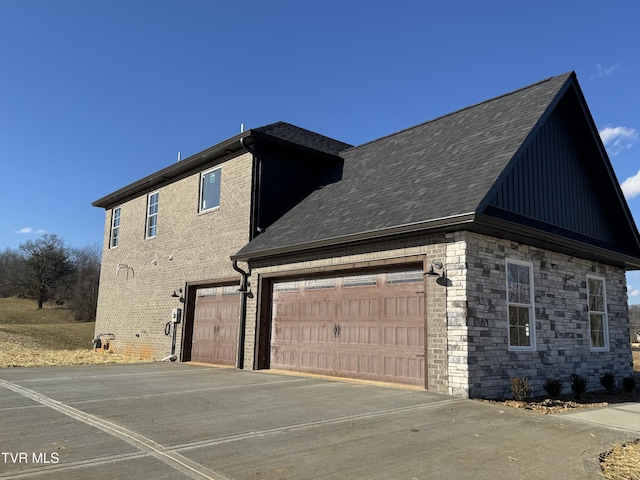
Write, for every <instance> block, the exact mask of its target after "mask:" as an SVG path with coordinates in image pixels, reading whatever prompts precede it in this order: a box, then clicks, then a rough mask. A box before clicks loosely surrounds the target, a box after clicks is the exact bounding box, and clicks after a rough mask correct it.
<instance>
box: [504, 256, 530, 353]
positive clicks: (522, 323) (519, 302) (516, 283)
mask: <svg viewBox="0 0 640 480" xmlns="http://www.w3.org/2000/svg"><path fill="white" fill-rule="evenodd" d="M507 308H508V311H509V349H510V350H534V349H535V323H534V311H533V264H531V263H528V262H518V261H514V260H507Z"/></svg>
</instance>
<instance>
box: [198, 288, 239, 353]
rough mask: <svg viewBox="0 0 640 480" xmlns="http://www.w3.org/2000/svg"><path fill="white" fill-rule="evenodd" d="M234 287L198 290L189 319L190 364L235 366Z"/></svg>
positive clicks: (236, 307) (236, 301)
mask: <svg viewBox="0 0 640 480" xmlns="http://www.w3.org/2000/svg"><path fill="white" fill-rule="evenodd" d="M237 289H238V287H237V286H232V287H213V288H203V289H199V290H198V291H197V293H196V305H195V311H194V318H193V338H192V345H191V360H192V361H194V362H203V363H214V364H221V365H235V363H236V353H237V338H238V321H239V318H240V316H239V315H240V311H239V305H240V302H239V299H238V294H237Z"/></svg>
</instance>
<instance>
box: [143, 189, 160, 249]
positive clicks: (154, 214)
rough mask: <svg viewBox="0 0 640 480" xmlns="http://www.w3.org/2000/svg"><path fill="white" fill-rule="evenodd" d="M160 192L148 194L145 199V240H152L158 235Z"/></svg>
mask: <svg viewBox="0 0 640 480" xmlns="http://www.w3.org/2000/svg"><path fill="white" fill-rule="evenodd" d="M159 197H160V192H155V193H150V194H149V197H148V198H147V232H146V237H145V238H153V237H155V236H156V234H157V233H158V201H159Z"/></svg>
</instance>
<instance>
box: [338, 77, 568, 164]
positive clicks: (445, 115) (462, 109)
mask: <svg viewBox="0 0 640 480" xmlns="http://www.w3.org/2000/svg"><path fill="white" fill-rule="evenodd" d="M571 75H575V71H574V70H571V71H570V72H566V73H563V74H560V75H554V76H551V77H549V78H545V79H543V80H540V81H538V82H535V83H532V84H530V85H527V86H524V87H521V88H517V89H516V90H512V91H511V92H507V93H503V94H501V95H498V96H495V97H491V98H488V99H486V100H483V101H481V102H478V103H474V104H472V105H468V106H466V107H463V108H459V109H458V110H454V111H453V112H449V113H445V114H444V115H440V116H438V117H435V118H432V119H431V120H427V121H425V122H422V123H418V124H417V125H414V126H412V127H407V128H403V129H402V130H398V131H397V132H394V133H390V134H388V135H385V136H383V137H379V138H376V139H374V140H369V141H368V142H365V143H362V144H360V145H356V146H354V147H351V148H348V149H346V150H345V152H346V151H351V150H354V149H357V148H360V147H364V146H365V145H370V144H372V143H375V142H379V141H381V140H386V139H388V138H390V137H394V136H396V135H400V134H401V133H405V132H407V131H409V130H413V129H414V128H418V127H422V126H424V125H427V124H429V123H433V122H436V121H438V120H442V119H443V118H447V117H450V116H452V115H456V114H458V113H460V112H464V111H465V110H470V109H472V108H476V107H479V106H480V105H483V104H485V103H489V102H493V101H495V100H498V99H500V98H504V97H508V96H510V95H515V94H516V93H519V92H522V91H523V90H528V89H530V88H533V87H536V86H538V85H541V84H543V83H546V82H550V81H551V80H554V79H556V78H560V77H565V76H566V77H567V78H569V77H570V76H571Z"/></svg>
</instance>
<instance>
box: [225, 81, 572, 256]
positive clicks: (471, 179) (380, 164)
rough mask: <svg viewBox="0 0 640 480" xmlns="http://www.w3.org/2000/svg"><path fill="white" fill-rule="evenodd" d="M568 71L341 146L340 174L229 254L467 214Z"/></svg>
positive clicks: (337, 239) (301, 244) (256, 252)
mask: <svg viewBox="0 0 640 480" xmlns="http://www.w3.org/2000/svg"><path fill="white" fill-rule="evenodd" d="M573 76H574V74H573V73H572V72H571V73H567V74H564V75H561V76H557V77H552V78H550V79H547V80H544V81H542V82H539V83H536V84H533V85H530V86H528V87H526V88H523V89H520V90H517V91H514V92H512V93H509V94H506V95H502V96H500V97H497V98H494V99H492V100H488V101H485V102H483V103H479V104H477V105H474V106H471V107H468V108H465V109H462V110H459V111H457V112H454V113H451V114H449V115H445V116H443V117H440V118H437V119H435V120H432V121H429V122H426V123H423V124H421V125H418V126H415V127H413V128H410V129H407V130H403V131H401V132H398V133H395V134H393V135H390V136H387V137H384V138H381V139H378V140H375V141H373V142H370V143H367V144H364V145H361V146H358V147H354V148H351V149H348V150H346V151H343V152H342V154H341V156H342V157H343V158H344V169H343V172H342V179H341V181H339V182H336V183H333V184H331V185H327V186H326V187H324V188H323V189H321V190H317V191H315V192H313V193H312V194H311V195H309V196H308V197H307V198H305V199H304V200H303V201H302V202H300V203H299V204H298V205H297V206H296V207H294V208H293V209H292V210H290V211H289V212H288V213H287V214H285V215H284V216H283V217H281V218H280V219H278V220H277V221H276V222H275V223H274V224H273V225H271V226H270V227H269V228H268V229H267V231H266V232H265V233H263V234H261V235H259V236H258V237H256V238H255V239H254V240H253V241H251V242H250V243H249V244H248V245H246V246H245V247H244V248H243V249H242V250H240V251H239V252H238V254H237V255H236V256H235V257H236V258H255V257H260V256H263V255H269V254H270V253H275V252H277V251H283V250H286V251H295V250H300V249H304V248H307V247H309V246H313V245H314V244H319V243H322V244H324V245H326V244H330V243H332V242H334V243H341V242H342V241H346V240H348V239H351V238H355V237H357V236H362V235H363V234H379V235H383V234H385V232H386V231H391V230H393V229H396V230H397V229H398V228H399V227H405V228H413V227H412V226H415V227H416V229H417V228H419V227H420V225H423V224H426V223H427V222H434V221H438V220H442V219H452V221H455V220H453V219H455V218H456V217H458V218H462V217H463V216H465V215H472V214H473V213H474V212H475V210H476V209H477V207H478V206H479V204H480V203H481V202H482V200H483V198H484V197H485V195H486V194H487V192H488V191H489V189H490V188H491V186H492V185H493V184H494V183H495V182H496V180H497V178H498V177H499V175H500V174H501V173H502V171H503V170H504V169H505V167H506V166H507V164H508V163H509V161H510V160H511V159H512V158H513V157H514V155H515V154H516V152H517V151H518V150H519V148H520V147H521V146H522V144H523V142H524V141H525V139H526V138H527V136H528V135H529V134H530V132H531V131H532V130H533V128H534V127H535V126H536V124H537V122H538V121H539V120H540V118H541V117H542V116H543V114H544V113H545V112H546V111H547V109H548V108H549V106H550V105H551V104H552V102H553V101H554V99H556V97H557V96H558V93H559V92H560V91H562V89H563V87H564V86H565V84H566V83H567V81H568V80H569V79H570V78H571V77H573ZM423 228H424V227H423Z"/></svg>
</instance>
